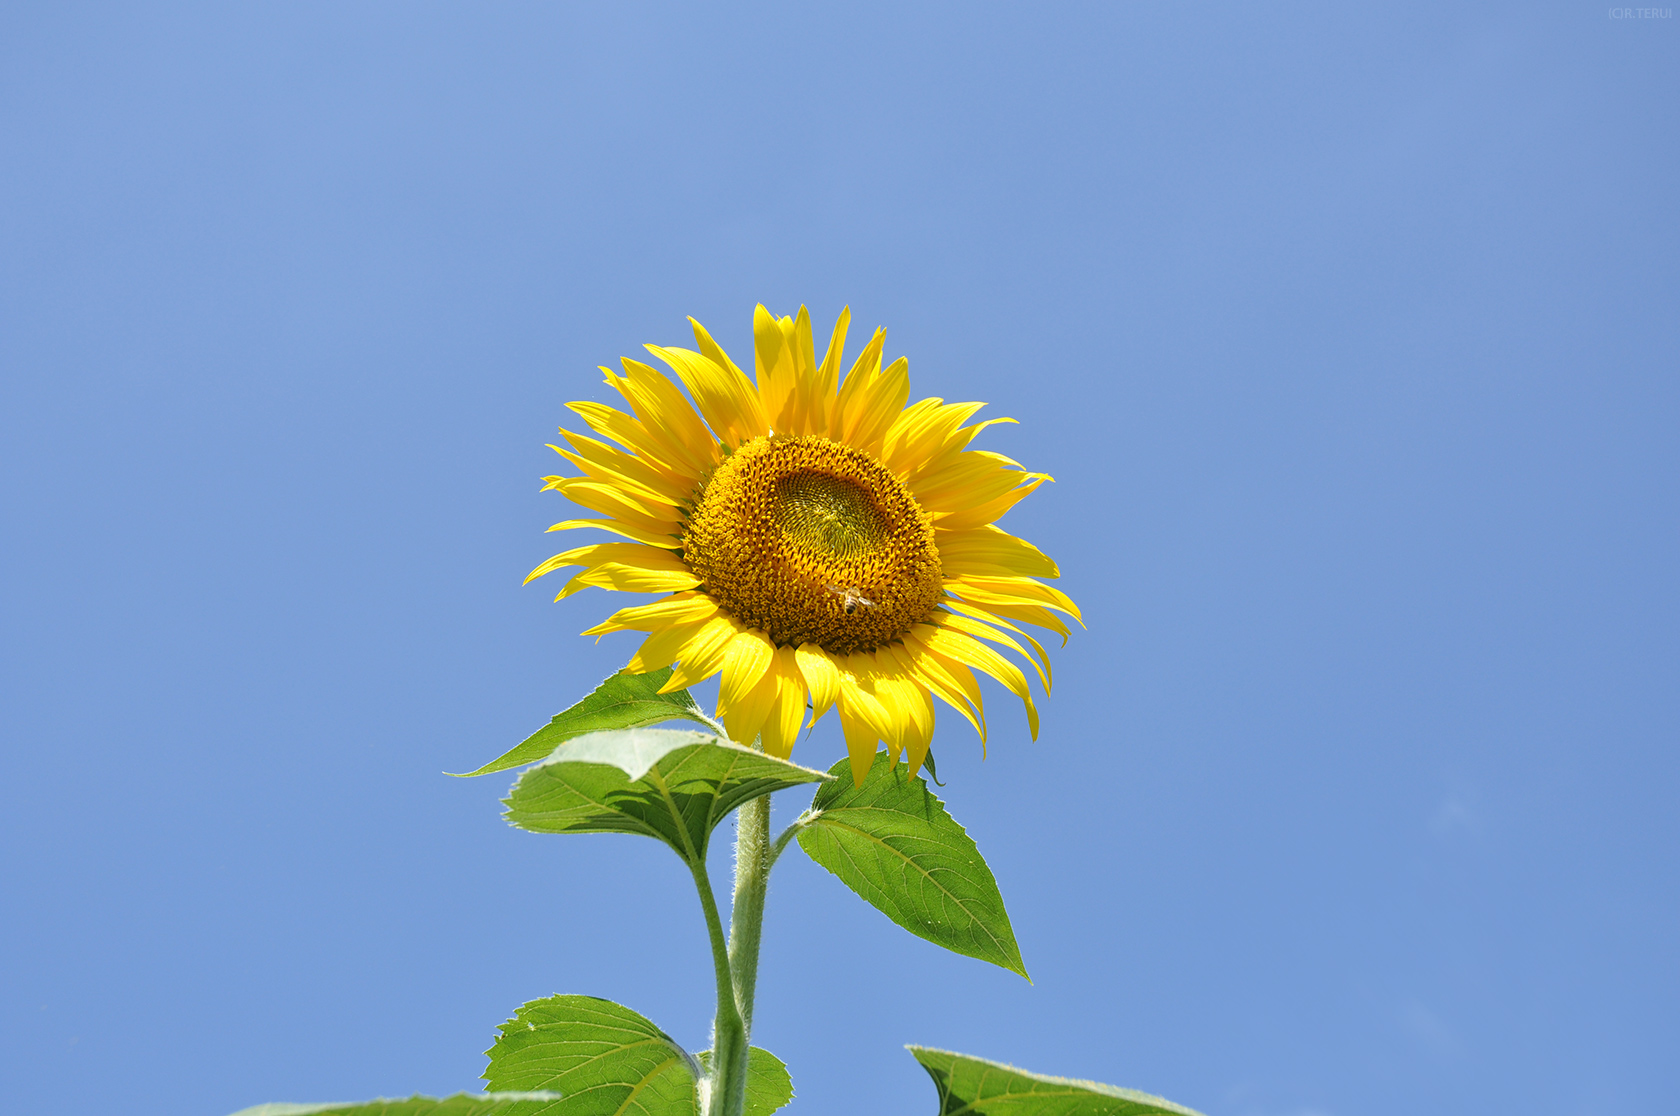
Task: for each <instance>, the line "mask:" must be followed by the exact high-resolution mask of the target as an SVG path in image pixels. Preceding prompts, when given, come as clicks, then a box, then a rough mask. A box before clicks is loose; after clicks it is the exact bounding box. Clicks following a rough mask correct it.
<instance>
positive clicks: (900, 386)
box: [846, 357, 910, 455]
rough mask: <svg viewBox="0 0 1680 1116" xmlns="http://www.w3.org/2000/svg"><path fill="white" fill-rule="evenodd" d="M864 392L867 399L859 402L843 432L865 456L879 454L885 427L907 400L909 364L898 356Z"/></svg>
mask: <svg viewBox="0 0 1680 1116" xmlns="http://www.w3.org/2000/svg"><path fill="white" fill-rule="evenodd" d="M864 391H865V392H866V393H867V397H866V398H865V399H863V400H862V401H861V406H860V407H859V408H858V417H857V421H856V422H855V423H854V424H852V425H851V429H850V430H848V431H847V434H846V441H847V442H848V443H849V444H851V445H853V446H856V447H857V448H858V449H861V450H863V451H864V452H865V453H870V454H875V455H879V454H880V452H881V441H882V439H884V438H885V437H886V436H887V428H888V427H890V426H891V425H892V422H893V419H895V418H897V417H898V414H899V412H900V411H902V410H904V403H905V401H906V400H907V399H909V398H910V362H909V361H908V360H906V359H905V358H903V357H899V358H898V359H897V360H895V361H893V362H892V365H891V366H890V367H888V368H887V369H886V370H885V371H883V372H882V373H881V374H880V375H879V376H877V377H875V379H874V380H873V381H871V382H870V383H869V384H868V386H866V387H865V388H864Z"/></svg>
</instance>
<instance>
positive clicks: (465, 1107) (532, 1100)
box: [233, 1092, 560, 1116]
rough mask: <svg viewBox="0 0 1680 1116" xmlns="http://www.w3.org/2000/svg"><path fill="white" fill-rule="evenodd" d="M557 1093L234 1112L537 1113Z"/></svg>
mask: <svg viewBox="0 0 1680 1116" xmlns="http://www.w3.org/2000/svg"><path fill="white" fill-rule="evenodd" d="M559 1099H560V1094H559V1093H549V1092H537V1093H477V1094H473V1093H456V1094H455V1095H454V1096H452V1097H422V1096H420V1095H419V1094H415V1095H414V1096H412V1097H404V1098H395V1099H392V1098H386V1097H379V1098H378V1099H376V1100H370V1101H348V1102H336V1101H335V1102H333V1103H331V1104H259V1105H257V1106H256V1107H255V1108H242V1109H240V1110H239V1111H238V1112H235V1113H234V1114H233V1116H537V1114H538V1113H540V1112H546V1111H550V1110H551V1109H552V1106H553V1102H555V1101H557V1100H559Z"/></svg>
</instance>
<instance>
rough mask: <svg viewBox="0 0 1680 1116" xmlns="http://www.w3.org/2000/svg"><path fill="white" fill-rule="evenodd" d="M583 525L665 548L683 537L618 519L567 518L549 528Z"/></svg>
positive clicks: (552, 529) (553, 529) (556, 529)
mask: <svg viewBox="0 0 1680 1116" xmlns="http://www.w3.org/2000/svg"><path fill="white" fill-rule="evenodd" d="M583 527H594V528H596V529H598V530H601V531H611V532H612V533H613V534H615V535H622V536H623V537H624V538H627V539H635V540H636V541H637V542H639V543H645V544H646V545H648V546H657V547H659V548H660V549H664V548H666V547H669V546H676V545H677V544H678V541H679V540H680V539H681V538H682V535H681V533H680V532H675V533H673V532H662V531H659V530H657V529H656V530H649V529H647V528H645V527H641V526H638V525H636V524H631V523H625V522H624V521H622V520H618V519H565V520H561V521H560V522H559V523H556V524H555V525H554V526H552V527H550V528H548V530H550V531H576V530H578V529H580V528H583Z"/></svg>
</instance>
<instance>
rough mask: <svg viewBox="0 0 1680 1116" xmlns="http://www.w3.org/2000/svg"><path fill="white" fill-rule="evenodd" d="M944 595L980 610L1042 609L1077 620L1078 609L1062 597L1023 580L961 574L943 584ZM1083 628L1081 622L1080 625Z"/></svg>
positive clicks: (1029, 580) (1068, 599)
mask: <svg viewBox="0 0 1680 1116" xmlns="http://www.w3.org/2000/svg"><path fill="white" fill-rule="evenodd" d="M945 591H946V592H948V593H955V594H957V595H958V596H960V597H962V598H963V599H964V600H965V601H968V602H969V603H971V604H977V605H979V606H981V607H982V608H990V607H992V606H993V605H994V604H1000V605H1044V606H1045V607H1047V608H1053V609H1055V610H1056V611H1057V612H1065V613H1067V614H1068V615H1069V616H1071V617H1073V618H1074V619H1075V620H1079V606H1078V605H1076V604H1074V603H1073V600H1072V598H1070V597H1069V596H1068V595H1067V594H1066V593H1064V592H1062V591H1061V590H1060V589H1057V588H1055V587H1053V586H1050V585H1046V584H1044V583H1043V582H1041V581H1034V580H1032V579H1031V578H1027V577H985V576H981V575H980V574H964V575H963V576H961V577H952V578H947V579H946V580H945ZM1080 626H1081V627H1084V621H1082V620H1081V621H1080Z"/></svg>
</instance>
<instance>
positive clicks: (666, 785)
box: [504, 729, 829, 865]
mask: <svg viewBox="0 0 1680 1116" xmlns="http://www.w3.org/2000/svg"><path fill="white" fill-rule="evenodd" d="M827 778H829V776H828V775H825V774H823V773H822V772H821V771H813V770H812V769H810V768H808V767H800V766H799V765H798V764H796V763H789V762H788V761H787V760H781V759H777V758H776V757H774V756H767V755H765V754H764V753H763V752H756V751H754V750H752V749H751V748H743V747H741V746H740V745H739V744H731V743H729V742H728V741H725V740H719V739H718V738H717V737H715V736H710V735H708V734H706V733H700V732H679V731H674V730H671V729H627V730H624V731H622V732H596V733H590V734H589V735H588V736H580V737H578V738H577V739H576V740H571V741H568V742H567V743H565V744H562V745H560V747H558V748H556V749H555V750H554V754H553V755H551V756H549V757H548V759H547V760H545V761H543V762H542V763H540V764H538V765H537V766H535V767H532V768H529V769H527V770H526V771H525V772H524V773H522V774H521V775H520V776H519V781H518V782H516V783H514V784H513V790H512V791H510V792H509V794H508V797H507V798H506V799H505V800H504V801H505V802H506V803H507V807H508V809H507V813H506V815H505V816H506V818H507V819H508V821H510V822H512V823H513V824H514V825H517V826H519V827H520V828H521V829H529V830H531V831H532V832H533V833H640V834H642V835H644V836H647V837H657V838H658V839H659V840H661V841H664V842H665V843H666V844H668V845H670V846H671V847H672V848H673V849H675V850H677V855H678V856H681V857H682V858H683V859H684V860H685V861H687V862H688V863H689V864H691V865H694V864H704V863H705V859H706V842H707V840H708V839H709V838H710V837H711V833H712V829H713V827H715V826H716V825H717V823H718V822H720V821H722V820H723V819H724V818H725V817H727V816H728V814H729V812H730V811H731V810H733V809H735V807H737V806H739V805H740V804H741V803H743V802H746V801H748V800H750V799H754V798H757V797H758V796H760V795H764V794H769V793H770V792H772V791H778V790H782V789H784V788H786V787H792V786H798V785H799V784H801V783H814V782H818V781H820V780H823V779H827Z"/></svg>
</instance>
